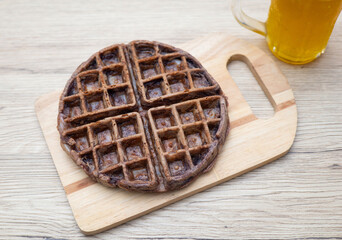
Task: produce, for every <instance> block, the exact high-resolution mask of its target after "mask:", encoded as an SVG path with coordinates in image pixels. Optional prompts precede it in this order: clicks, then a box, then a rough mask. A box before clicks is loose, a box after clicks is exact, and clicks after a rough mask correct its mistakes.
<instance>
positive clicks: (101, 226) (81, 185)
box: [35, 33, 297, 235]
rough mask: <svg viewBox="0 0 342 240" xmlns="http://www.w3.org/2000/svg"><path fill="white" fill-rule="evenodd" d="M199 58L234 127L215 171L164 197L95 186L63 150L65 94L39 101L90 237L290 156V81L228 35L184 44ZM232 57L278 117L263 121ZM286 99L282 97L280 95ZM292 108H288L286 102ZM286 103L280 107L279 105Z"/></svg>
mask: <svg viewBox="0 0 342 240" xmlns="http://www.w3.org/2000/svg"><path fill="white" fill-rule="evenodd" d="M180 48H181V49H184V50H186V51H187V52H189V53H190V54H191V55H193V56H194V57H195V58H197V59H198V60H199V61H200V62H201V63H202V64H203V66H204V67H205V68H206V69H207V70H208V72H209V73H210V74H211V75H212V76H213V77H214V79H215V80H216V81H217V82H218V84H219V85H220V86H221V88H222V90H223V92H224V93H225V94H226V96H228V97H229V112H228V113H229V118H230V119H231V120H232V126H231V130H230V134H229V136H228V140H227V141H226V143H225V144H224V146H223V148H222V150H221V151H220V154H219V155H218V157H217V163H216V164H215V166H214V167H213V169H212V171H210V172H209V173H207V174H204V175H203V176H201V177H200V178H199V179H197V180H196V181H195V182H194V183H192V184H191V185H189V186H188V187H186V188H184V189H182V190H179V191H173V192H170V193H164V194H141V193H133V192H130V193H127V192H125V191H122V190H118V189H114V190H113V189H110V188H106V187H103V186H101V185H100V184H95V183H94V182H92V181H91V180H90V178H89V177H88V176H86V174H85V173H84V172H83V171H82V170H81V169H80V168H79V167H77V166H76V165H75V164H73V161H71V159H70V157H69V156H67V154H66V153H65V152H64V151H63V150H62V148H61V147H60V146H59V142H60V139H59V133H58V131H57V129H56V119H57V106H58V102H59V96H60V92H59V91H57V92H56V91H55V92H52V93H48V94H45V95H43V96H42V97H40V98H39V99H38V100H37V101H36V104H35V106H36V112H37V117H38V119H39V123H40V125H41V128H42V131H43V134H44V137H45V139H46V142H47V145H48V147H49V149H50V152H51V156H52V159H53V161H54V163H55V165H56V168H57V171H58V174H59V176H60V178H61V181H62V185H63V187H64V189H65V192H66V194H67V197H68V200H69V203H70V206H71V208H72V211H73V214H74V217H75V220H76V222H77V224H78V226H79V228H80V229H81V231H82V232H83V233H85V234H88V235H89V234H96V233H99V232H101V231H104V230H107V229H109V228H111V227H116V226H118V225H120V224H122V223H125V222H127V221H130V220H132V219H134V218H137V217H140V216H143V215H145V214H147V213H150V212H152V211H154V210H157V209H159V208H161V207H164V206H167V205H169V204H171V203H174V202H176V201H179V200H181V199H183V198H186V197H189V196H191V195H193V194H195V193H198V192H201V191H204V190H205V189H208V188H210V187H213V186H215V185H218V184H220V183H222V182H225V181H227V180H229V179H232V178H234V177H236V176H239V175H241V174H243V173H246V172H248V171H251V170H253V169H255V168H257V167H260V166H262V165H265V164H266V163H269V162H271V161H273V160H275V159H277V158H279V157H280V156H283V155H284V154H285V153H287V152H288V151H289V149H290V147H291V146H292V143H293V140H294V138H295V134H296V128H297V108H296V105H295V100H294V96H293V93H292V90H291V89H290V86H289V84H288V82H287V79H286V78H285V77H284V75H283V74H282V73H281V72H280V70H279V68H278V67H277V66H276V65H275V63H274V62H273V61H272V60H270V58H269V57H268V56H267V55H266V54H265V53H264V52H262V51H261V50H260V49H258V48H256V47H255V46H253V45H251V44H247V43H246V42H244V41H242V40H240V39H237V38H234V37H232V36H229V35H227V34H222V33H221V34H219V33H216V34H210V35H208V36H205V37H203V38H199V39H196V40H193V41H191V42H189V43H186V44H183V45H181V46H180ZM231 59H235V60H240V61H244V62H247V64H248V65H249V67H250V68H251V69H252V70H253V73H254V74H255V77H256V79H257V80H258V82H259V84H260V85H261V86H262V87H263V89H264V91H265V93H266V95H267V96H268V98H269V99H270V101H271V102H272V103H273V105H274V106H273V107H274V109H275V114H274V116H272V117H271V118H268V119H258V118H256V117H255V116H254V114H253V112H252V111H251V108H250V106H249V105H248V103H247V102H246V101H245V99H244V98H243V96H242V95H241V92H240V91H239V89H238V87H237V86H236V83H235V82H234V80H233V79H232V78H231V76H230V75H229V73H228V72H227V69H226V66H227V62H230V61H231ZM279 95H281V96H282V97H281V98H279V97H278V96H279ZM288 102H290V103H292V104H286V103H288ZM284 104H285V105H286V108H285V107H282V108H281V109H280V107H279V106H283V105H284Z"/></svg>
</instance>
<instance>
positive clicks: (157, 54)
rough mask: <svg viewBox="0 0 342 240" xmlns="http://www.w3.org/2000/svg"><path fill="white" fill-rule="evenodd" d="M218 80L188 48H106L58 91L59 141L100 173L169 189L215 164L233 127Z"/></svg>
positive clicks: (105, 178) (116, 183) (140, 186)
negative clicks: (188, 51)
mask: <svg viewBox="0 0 342 240" xmlns="http://www.w3.org/2000/svg"><path fill="white" fill-rule="evenodd" d="M227 107H228V102H227V98H226V97H225V96H224V94H223V92H222V91H221V89H220V86H219V85H218V84H217V83H216V81H215V80H214V79H213V78H212V77H211V76H210V75H209V73H208V72H207V71H206V70H205V69H204V68H203V66H202V65H201V64H200V63H199V62H198V61H197V60H196V59H195V58H194V57H193V56H191V55H190V54H188V53H186V52H184V51H182V50H181V49H177V48H174V47H172V46H169V45H166V44H162V43H159V42H151V41H133V42H131V43H129V44H127V45H124V44H118V45H113V46H110V47H108V48H105V49H102V50H101V51H99V52H97V53H95V54H94V55H93V56H91V57H90V58H89V59H88V60H87V61H86V62H84V63H83V64H81V65H80V66H79V67H78V68H77V69H76V71H75V72H74V73H73V74H72V76H71V78H70V80H69V81H68V82H67V84H66V86H65V89H64V91H63V93H62V95H61V97H60V102H59V114H58V126H57V128H58V131H59V133H60V138H61V146H62V147H63V149H64V150H65V151H66V152H67V153H68V154H69V155H70V156H71V157H72V159H73V160H74V161H75V162H76V164H77V165H79V166H80V167H82V169H83V170H84V171H85V172H86V173H87V174H88V175H89V176H90V177H92V178H93V179H94V180H96V181H98V182H100V183H102V184H104V185H107V186H110V187H120V188H123V189H128V190H134V191H149V192H165V191H169V190H174V189H179V188H181V187H184V186H186V185H187V184H189V183H190V182H191V181H192V180H193V179H195V178H196V177H197V176H199V175H200V174H201V173H203V172H206V171H208V170H209V169H210V168H211V167H212V166H213V162H214V159H215V158H216V156H217V154H218V152H219V150H220V148H221V147H222V145H223V143H224V140H225V138H226V136H227V133H228V129H229V119H228V115H227Z"/></svg>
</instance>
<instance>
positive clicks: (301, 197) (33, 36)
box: [0, 0, 342, 239]
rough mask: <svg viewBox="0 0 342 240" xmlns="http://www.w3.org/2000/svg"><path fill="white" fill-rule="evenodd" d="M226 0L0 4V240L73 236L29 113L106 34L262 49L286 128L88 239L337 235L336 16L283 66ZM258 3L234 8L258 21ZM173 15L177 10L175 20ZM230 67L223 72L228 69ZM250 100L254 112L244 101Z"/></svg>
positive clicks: (261, 107) (340, 27) (339, 46)
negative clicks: (283, 82) (238, 168)
mask: <svg viewBox="0 0 342 240" xmlns="http://www.w3.org/2000/svg"><path fill="white" fill-rule="evenodd" d="M229 6H230V1H229V0H227V1H226V0H222V1H203V0H197V1H194V0H190V1H180V0H175V1H155V0H149V1H144V3H143V4H142V2H141V1H137V0H131V1H109V0H107V1H95V0H92V1H87V2H85V1H80V0H76V1H54V2H47V1H42V0H36V1H23V0H22V1H18V0H16V1H10V0H3V1H1V2H0V20H1V21H0V30H1V36H0V83H1V86H0V140H1V141H0V152H1V153H0V163H1V166H0V238H1V239H27V238H30V239H54V238H56V239H83V238H84V236H83V234H82V233H81V232H80V231H79V230H78V228H77V225H76V223H75V221H74V218H73V216H72V213H71V210H70V207H69V204H68V202H67V200H66V197H65V193H64V190H63V187H62V185H61V184H60V181H59V178H58V175H57V173H56V169H55V167H54V164H53V162H52V160H51V157H50V153H49V151H48V149H47V146H46V144H45V141H44V138H43V135H42V133H41V131H40V128H39V124H38V121H37V120H36V116H35V113H34V101H35V99H36V98H37V97H38V96H40V95H42V94H44V93H47V92H51V91H53V90H58V89H61V88H63V86H64V84H65V81H66V80H67V79H68V77H69V76H70V75H71V73H72V72H73V70H74V69H75V68H76V67H77V65H78V64H79V63H80V62H81V61H83V60H84V59H86V58H88V57H89V56H90V55H91V54H92V53H93V52H95V51H96V50H98V49H100V48H102V47H104V46H107V45H110V44H112V43H116V42H128V41H130V40H132V39H143V38H144V39H151V40H152V39H153V40H158V41H163V42H168V43H170V44H173V45H177V44H181V43H184V42H186V41H188V40H191V39H194V38H197V37H200V36H203V35H206V34H208V33H212V32H227V33H229V34H230V35H234V36H237V37H239V38H242V39H245V40H246V41H248V42H250V43H252V44H255V45H257V46H258V47H259V48H261V49H262V50H264V51H265V52H266V53H267V54H268V55H269V56H270V57H271V58H272V59H273V60H274V61H276V62H277V64H278V65H279V67H280V69H281V70H282V72H283V73H284V74H285V76H286V77H287V79H288V80H289V82H290V85H291V87H292V89H293V90H294V94H295V97H296V103H297V107H298V119H299V122H298V130H297V135H296V139H295V143H294V145H293V147H292V148H291V151H290V152H289V153H288V154H287V155H286V156H285V157H282V158H281V159H279V160H277V161H276V162H274V163H272V164H268V165H267V166H265V167H262V168H259V169H257V170H255V171H253V172H251V173H248V174H245V175H243V176H241V177H238V178H236V179H233V180H231V181H229V182H227V183H223V184H221V185H219V186H217V187H214V188H212V189H210V190H207V191H205V192H203V193H199V194H197V195H196V196H193V197H190V198H188V199H185V200H183V201H181V202H178V203H175V204H173V205H171V206H168V207H165V208H163V209H161V210H159V211H156V212H154V213H151V214H149V215H147V216H144V217H142V218H139V219H137V220H134V221H131V222H129V223H127V224H124V225H122V226H120V227H118V228H115V229H112V230H109V231H106V232H104V233H101V234H98V235H96V236H95V238H98V239H107V238H108V239H113V238H114V239H127V238H134V239H148V238H159V239H163V238H169V239H170V238H172V239H191V238H198V239H256V238H257V239H270V238H272V239H312V238H315V239H338V238H341V237H342V233H341V232H342V228H341V226H342V207H341V206H342V187H341V186H342V167H341V165H342V164H341V162H340V160H341V158H342V111H340V109H341V106H342V98H341V89H342V81H341V80H342V79H341V76H342V67H341V58H342V22H341V17H340V18H339V19H338V20H337V23H336V25H335V29H334V31H333V34H332V36H331V39H330V41H329V44H328V48H327V51H326V53H325V54H324V55H323V56H322V57H320V58H319V59H317V60H316V61H315V62H313V63H310V64H307V65H304V66H292V65H288V64H285V63H282V62H280V61H278V60H277V59H276V58H274V57H273V56H272V55H271V54H270V52H268V49H267V46H266V44H265V41H264V39H263V38H262V37H261V36H258V35H256V34H254V33H252V32H250V31H248V30H246V29H243V28H241V27H240V25H238V23H237V22H236V21H235V20H234V18H233V16H232V14H231V12H230V7H229ZM267 6H268V2H267V1H264V0H255V1H249V3H248V4H246V6H244V9H245V10H246V12H247V13H248V14H250V15H252V16H254V17H257V18H259V19H261V20H265V18H266V15H267ZM179 16H182V17H179ZM229 68H230V69H231V71H232V72H234V74H232V75H233V77H234V76H235V78H234V80H235V81H236V82H238V86H239V88H240V90H242V93H243V95H244V97H245V98H246V99H247V101H248V102H249V103H250V105H252V109H253V111H254V110H255V111H258V112H259V113H262V114H263V113H269V110H267V109H269V108H267V102H265V104H263V102H262V101H261V100H262V99H263V94H262V93H261V91H258V87H257V86H256V87H255V88H254V87H253V81H251V78H253V76H252V74H251V73H249V72H248V71H246V68H245V66H244V65H243V64H240V63H238V62H232V63H231V64H230V65H229ZM233 70H234V71H233ZM253 104H254V108H253Z"/></svg>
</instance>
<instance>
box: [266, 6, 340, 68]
mask: <svg viewBox="0 0 342 240" xmlns="http://www.w3.org/2000/svg"><path fill="white" fill-rule="evenodd" d="M341 9H342V0H272V1H271V6H270V10H269V14H268V19H267V21H266V31H267V37H266V39H267V43H268V46H269V48H270V50H271V51H272V52H273V54H274V55H275V56H276V57H278V58H279V59H281V60H282V61H285V62H288V63H292V64H304V63H308V62H311V61H313V60H314V59H316V58H317V57H319V56H320V55H321V54H322V53H323V52H324V50H325V48H326V46H327V44H328V40H329V37H330V34H331V32H332V30H333V28H334V24H335V22H336V19H337V17H338V15H339V14H340V12H341Z"/></svg>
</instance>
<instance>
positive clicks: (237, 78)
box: [227, 55, 274, 119]
mask: <svg viewBox="0 0 342 240" xmlns="http://www.w3.org/2000/svg"><path fill="white" fill-rule="evenodd" d="M246 61H248V59H246V58H245V57H244V56H242V55H234V56H232V57H231V58H230V59H229V61H228V64H227V70H228V72H229V74H230V76H231V77H232V79H233V80H234V82H235V83H236V85H237V86H238V87H239V89H240V91H241V93H242V95H243V97H244V98H245V100H246V101H247V103H248V104H249V106H250V107H251V109H252V111H253V113H254V115H255V116H256V117H257V118H259V119H268V118H271V117H273V115H274V109H273V107H272V105H271V103H270V101H269V100H268V98H267V96H266V95H265V93H264V91H263V90H262V88H261V87H260V85H259V83H258V81H257V79H256V78H255V77H254V75H253V73H252V71H251V69H250V67H249V66H248V64H246Z"/></svg>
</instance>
